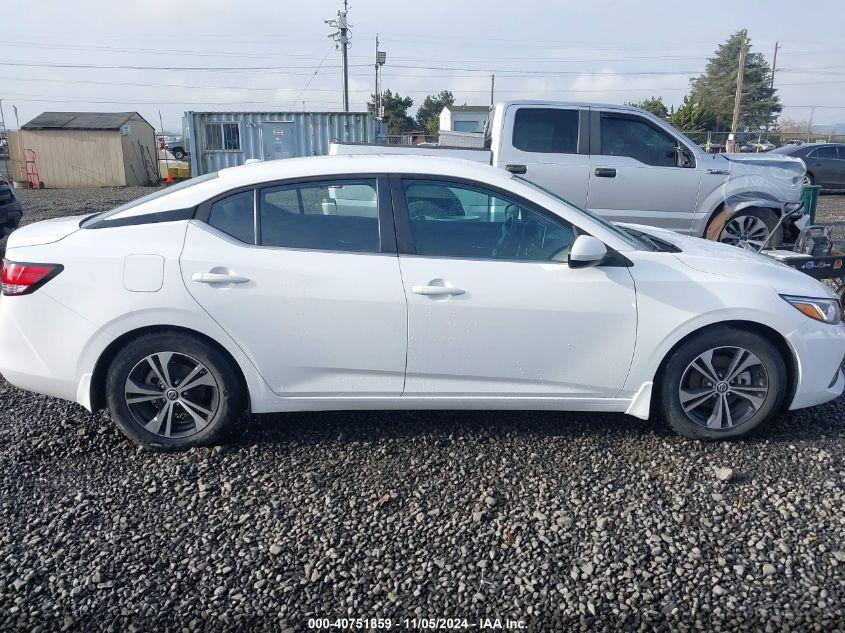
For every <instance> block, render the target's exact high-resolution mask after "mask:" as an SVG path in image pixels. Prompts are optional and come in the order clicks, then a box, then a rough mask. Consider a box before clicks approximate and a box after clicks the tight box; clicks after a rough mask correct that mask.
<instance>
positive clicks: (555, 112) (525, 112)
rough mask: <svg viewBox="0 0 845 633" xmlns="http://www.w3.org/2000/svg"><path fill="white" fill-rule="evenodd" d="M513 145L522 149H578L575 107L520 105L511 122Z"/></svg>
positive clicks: (560, 151)
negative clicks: (566, 108)
mask: <svg viewBox="0 0 845 633" xmlns="http://www.w3.org/2000/svg"><path fill="white" fill-rule="evenodd" d="M513 146H514V147H515V148H516V149H519V150H522V151H523V152H537V153H543V154H575V153H577V152H578V110H562V109H559V108H520V109H519V110H517V111H516V116H515V117H514V122H513Z"/></svg>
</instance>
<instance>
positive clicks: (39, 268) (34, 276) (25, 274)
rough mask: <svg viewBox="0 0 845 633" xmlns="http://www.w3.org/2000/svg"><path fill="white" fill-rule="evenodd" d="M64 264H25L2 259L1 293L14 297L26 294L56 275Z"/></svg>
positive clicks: (0, 273) (0, 274)
mask: <svg viewBox="0 0 845 633" xmlns="http://www.w3.org/2000/svg"><path fill="white" fill-rule="evenodd" d="M63 269H64V266H62V265H61V264H27V263H23V262H10V261H9V260H7V259H4V260H3V269H2V272H0V284H2V285H0V288H2V293H3V295H5V296H7V297H14V296H20V295H28V294H30V293H32V292H35V291H36V290H37V289H38V288H40V287H41V286H43V285H44V284H46V283H47V282H48V281H50V280H51V279H52V278H53V277H55V276H56V275H58V274H59V273H60V272H62V270H63Z"/></svg>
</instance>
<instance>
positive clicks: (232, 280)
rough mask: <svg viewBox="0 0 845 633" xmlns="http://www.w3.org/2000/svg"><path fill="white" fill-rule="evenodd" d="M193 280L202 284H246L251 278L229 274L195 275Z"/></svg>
mask: <svg viewBox="0 0 845 633" xmlns="http://www.w3.org/2000/svg"><path fill="white" fill-rule="evenodd" d="M191 279H192V280H194V281H196V282H198V283H201V284H245V283H247V282H248V281H249V277H241V276H240V275H229V274H227V273H194V274H193V275H191Z"/></svg>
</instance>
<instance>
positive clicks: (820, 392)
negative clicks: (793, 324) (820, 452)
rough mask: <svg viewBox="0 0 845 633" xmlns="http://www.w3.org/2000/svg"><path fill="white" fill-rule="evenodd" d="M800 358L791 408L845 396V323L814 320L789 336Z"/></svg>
mask: <svg viewBox="0 0 845 633" xmlns="http://www.w3.org/2000/svg"><path fill="white" fill-rule="evenodd" d="M786 340H787V342H788V343H789V345H790V346H791V347H792V350H793V352H794V353H795V358H796V360H797V364H798V367H797V370H798V372H797V373H798V375H797V383H796V388H795V395H794V396H793V398H792V402H791V403H790V405H789V408H790V409H803V408H804V407H812V406H815V405H817V404H822V403H824V402H829V401H830V400H833V399H835V398H838V397H839V396H840V395H842V391H843V389H845V375H843V373H842V370H841V365H842V360H843V357H845V323H840V324H839V325H827V324H825V323H819V322H817V321H813V320H811V319H807V323H805V324H804V325H802V326H801V327H800V328H798V329H797V330H795V331H794V332H792V333H791V334H789V335H788V336H787V337H786Z"/></svg>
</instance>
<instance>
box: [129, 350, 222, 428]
mask: <svg viewBox="0 0 845 633" xmlns="http://www.w3.org/2000/svg"><path fill="white" fill-rule="evenodd" d="M124 398H125V399H126V405H127V406H128V408H129V411H130V413H131V414H132V416H133V417H134V418H135V421H136V422H137V423H138V424H140V425H141V426H142V427H144V428H145V429H146V430H147V431H149V432H150V433H154V434H155V435H160V436H162V437H169V438H175V437H188V436H191V435H195V434H197V433H199V432H200V431H202V430H203V429H204V428H205V427H206V426H207V425H208V424H209V423H210V422H211V421H212V420H213V419H214V416H215V415H216V413H217V409H218V408H219V406H220V388H219V386H218V384H217V381H216V380H215V379H214V376H213V375H212V374H211V372H210V371H209V370H208V368H207V367H206V366H205V365H203V364H202V363H201V362H200V361H198V360H197V359H195V358H192V357H191V356H188V355H186V354H180V353H179V352H158V353H155V354H150V355H149V356H146V357H145V358H143V359H142V360H141V361H139V362H138V363H137V364H136V365H135V366H134V367H133V368H132V371H130V372H129V376H128V377H127V379H126V385H125V387H124Z"/></svg>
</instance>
